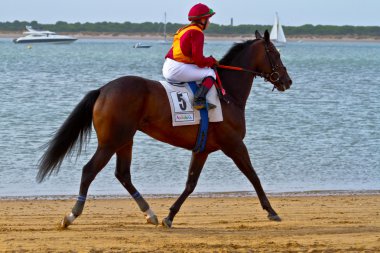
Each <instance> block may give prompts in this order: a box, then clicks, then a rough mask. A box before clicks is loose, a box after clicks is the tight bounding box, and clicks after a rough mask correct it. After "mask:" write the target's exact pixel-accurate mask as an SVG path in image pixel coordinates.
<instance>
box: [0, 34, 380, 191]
mask: <svg viewBox="0 0 380 253" xmlns="http://www.w3.org/2000/svg"><path fill="white" fill-rule="evenodd" d="M135 43H136V41H132V40H117V39H114V40H111V39H109V40H85V39H81V40H78V41H77V42H75V43H73V44H70V45H32V46H31V47H30V46H28V45H16V44H13V43H12V42H11V40H10V39H0V88H1V89H0V197H16V196H29V197H33V196H56V195H75V194H77V192H78V189H79V183H80V177H81V170H82V167H83V165H84V164H85V163H87V161H88V160H89V159H90V158H91V156H92V154H93V153H94V150H95V148H96V144H97V142H96V135H95V134H94V133H93V134H92V139H91V141H90V143H89V145H88V146H87V149H86V150H85V151H84V152H82V154H81V156H80V157H79V158H78V159H76V158H75V157H72V158H67V159H65V161H64V162H63V164H62V167H61V169H60V171H59V173H58V174H57V175H53V176H51V177H50V178H49V179H48V180H47V181H45V182H43V183H41V184H37V183H36V181H35V176H36V174H37V166H36V165H37V163H38V159H39V158H40V157H41V155H42V154H43V151H44V150H43V149H41V146H43V144H45V143H47V142H48V141H49V140H50V139H51V137H52V134H53V133H54V132H55V131H56V130H57V129H58V128H59V127H60V126H61V124H62V123H63V121H64V120H65V119H66V117H67V116H68V115H69V113H70V112H71V111H72V110H73V108H74V106H75V105H76V104H77V103H78V102H79V101H80V100H81V99H82V98H83V96H84V95H85V94H86V93H87V92H88V91H90V90H93V89H97V88H99V87H101V86H102V85H104V84H106V83H107V82H109V81H111V80H113V79H115V78H118V77H121V76H125V75H137V76H143V77H146V78H150V79H154V80H162V79H163V78H162V74H161V68H162V64H163V61H164V55H165V54H166V52H167V51H168V49H169V47H170V45H169V44H163V43H160V42H158V41H146V43H147V44H151V45H152V47H151V48H149V49H135V48H133V45H134V44H135ZM233 43H234V42H233V41H223V42H216V41H210V42H208V43H207V44H206V45H205V49H204V51H205V54H206V55H210V54H212V55H213V56H214V57H215V58H217V59H220V58H221V57H222V56H223V55H224V54H225V53H226V52H227V51H228V49H229V48H230V47H231V46H232V45H233ZM280 53H281V57H282V59H283V62H284V64H285V65H286V67H287V69H288V72H289V74H290V76H291V77H292V79H293V85H292V87H291V89H290V90H288V91H286V92H283V93H280V92H278V91H273V92H272V85H271V84H270V83H267V82H264V81H263V80H262V79H260V78H257V79H255V81H254V86H253V89H252V91H251V95H250V98H249V100H248V103H247V107H246V124H247V134H246V137H245V140H244V141H245V143H246V145H247V147H248V150H249V154H250V156H251V161H252V163H253V166H254V168H255V170H256V172H257V174H258V175H259V177H260V179H261V183H262V185H263V187H264V189H265V190H266V191H267V192H269V193H284V192H304V191H325V190H327V191H332V190H343V191H363V190H364V191H367V190H379V189H380V148H379V147H380V113H379V112H380V71H379V66H380V43H379V42H376V43H369V42H303V43H296V42H290V43H288V44H287V45H286V47H282V48H280ZM190 157H191V152H190V151H187V150H183V149H179V148H175V147H172V146H169V145H167V144H165V143H161V142H158V141H156V140H153V139H151V138H150V137H148V136H146V135H144V134H142V133H137V134H136V136H135V141H134V150H133V161H132V167H131V173H132V180H133V183H134V185H135V186H136V188H137V189H138V190H139V191H140V192H141V193H142V194H179V193H181V192H182V191H183V189H184V186H185V182H186V177H187V169H188V165H189V162H190ZM114 170H115V158H113V159H112V160H111V161H110V162H109V164H108V165H107V166H106V167H105V168H104V169H103V170H102V171H101V172H100V173H99V175H98V176H97V178H96V179H95V181H94V182H93V184H92V185H91V187H90V192H89V193H90V194H91V195H111V196H120V195H121V196H124V195H127V192H126V191H125V190H124V188H123V187H122V186H121V184H120V183H119V182H118V181H117V179H116V178H115V176H114ZM203 192H206V193H218V192H248V193H252V192H254V190H253V187H252V185H251V184H250V183H249V182H248V180H247V179H246V178H245V177H244V176H243V175H242V174H241V172H240V171H239V170H238V168H237V167H236V166H235V165H234V163H233V162H232V161H231V160H230V159H229V158H227V157H226V156H225V155H224V154H223V153H222V152H220V151H219V152H215V153H212V154H211V155H210V156H209V159H208V161H207V162H206V164H205V167H204V169H203V172H202V174H201V176H200V179H199V182H198V185H197V188H196V193H203Z"/></svg>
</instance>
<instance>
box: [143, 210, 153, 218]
mask: <svg viewBox="0 0 380 253" xmlns="http://www.w3.org/2000/svg"><path fill="white" fill-rule="evenodd" d="M144 213H145V216H146V218H147V219H148V218H152V217H153V216H155V214H154V212H153V211H152V209H150V208H149V209H148V210H146V211H145V212H144Z"/></svg>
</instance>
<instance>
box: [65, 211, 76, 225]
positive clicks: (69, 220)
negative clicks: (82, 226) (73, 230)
mask: <svg viewBox="0 0 380 253" xmlns="http://www.w3.org/2000/svg"><path fill="white" fill-rule="evenodd" d="M75 218H76V217H75V215H74V214H73V213H70V214H69V215H68V216H67V221H68V222H70V224H71V223H73V222H74V220H75Z"/></svg>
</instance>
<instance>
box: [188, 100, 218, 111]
mask: <svg viewBox="0 0 380 253" xmlns="http://www.w3.org/2000/svg"><path fill="white" fill-rule="evenodd" d="M206 107H207V110H212V109H215V108H216V105H214V104H211V103H207V102H206V101H197V102H196V101H194V104H193V108H194V109H197V110H202V109H203V108H206Z"/></svg>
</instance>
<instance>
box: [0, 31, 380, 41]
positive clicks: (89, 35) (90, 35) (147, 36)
mask: <svg viewBox="0 0 380 253" xmlns="http://www.w3.org/2000/svg"><path fill="white" fill-rule="evenodd" d="M60 34H68V35H71V36H73V37H76V38H78V39H120V40H163V36H162V35H161V34H154V33H134V34H130V33H97V32H86V33H60ZM21 36H23V35H22V34H21V33H15V32H5V31H0V38H3V39H7V38H9V39H14V38H18V37H21ZM168 38H171V36H168ZM253 38H254V35H253V34H252V36H250V35H247V34H244V35H241V36H237V35H212V34H206V40H212V41H243V40H249V39H253ZM287 39H288V41H296V42H297V41H336V42H350V41H363V42H380V36H324V35H320V36H311V35H310V36H308V35H304V36H287Z"/></svg>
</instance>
